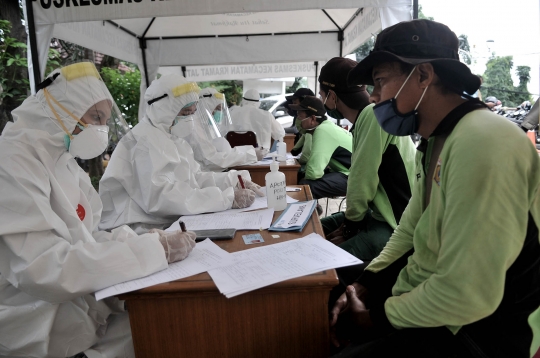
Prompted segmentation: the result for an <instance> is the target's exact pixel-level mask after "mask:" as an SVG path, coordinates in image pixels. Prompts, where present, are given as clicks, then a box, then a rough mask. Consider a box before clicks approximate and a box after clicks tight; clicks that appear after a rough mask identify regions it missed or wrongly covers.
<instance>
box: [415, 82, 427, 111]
mask: <svg viewBox="0 0 540 358" xmlns="http://www.w3.org/2000/svg"><path fill="white" fill-rule="evenodd" d="M428 88H429V86H427V87H426V88H424V92H423V93H422V96H421V97H420V100H419V101H418V103H417V104H416V107H414V110H415V111H416V109H417V108H418V106H419V105H420V102H422V98H424V95H425V94H426V91H427V89H428Z"/></svg>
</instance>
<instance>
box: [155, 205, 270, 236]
mask: <svg viewBox="0 0 540 358" xmlns="http://www.w3.org/2000/svg"><path fill="white" fill-rule="evenodd" d="M246 210H249V209H246ZM273 217H274V209H266V210H258V211H250V212H234V211H230V210H227V211H222V212H218V213H213V214H201V215H189V216H182V217H181V218H180V220H178V221H176V222H174V223H173V224H172V225H171V226H170V227H169V228H168V229H167V230H165V231H176V230H180V225H179V223H178V222H179V221H183V222H184V224H186V228H187V229H188V230H214V229H230V228H234V229H236V230H260V229H263V230H264V229H268V228H269V227H270V224H271V223H272V218H273Z"/></svg>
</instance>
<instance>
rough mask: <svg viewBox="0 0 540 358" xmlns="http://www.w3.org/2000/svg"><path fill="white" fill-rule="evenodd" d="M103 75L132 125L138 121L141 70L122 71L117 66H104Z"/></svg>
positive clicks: (127, 120) (119, 106)
mask: <svg viewBox="0 0 540 358" xmlns="http://www.w3.org/2000/svg"><path fill="white" fill-rule="evenodd" d="M101 77H102V78H103V81H104V82H105V84H106V85H107V88H109V91H110V92H111V95H112V97H113V98H114V100H115V102H116V104H117V105H118V108H120V111H121V112H122V114H123V115H124V118H125V119H126V122H128V123H129V124H131V125H132V126H134V125H136V124H137V123H138V114H139V97H140V93H141V92H140V87H141V72H140V71H139V70H138V69H131V70H129V71H125V72H124V71H120V70H119V69H117V68H109V67H102V68H101Z"/></svg>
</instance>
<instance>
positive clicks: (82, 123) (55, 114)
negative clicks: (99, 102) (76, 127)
mask: <svg viewBox="0 0 540 358" xmlns="http://www.w3.org/2000/svg"><path fill="white" fill-rule="evenodd" d="M43 94H44V95H45V99H46V100H47V104H48V105H49V108H50V109H51V111H52V112H53V114H54V116H55V117H56V120H57V121H58V123H60V126H61V127H62V129H63V130H64V132H66V134H67V135H68V136H69V138H70V139H73V136H72V134H71V133H69V131H68V129H67V128H66V126H65V125H64V122H63V121H62V119H61V118H60V115H59V114H58V112H57V111H56V109H55V108H54V106H53V105H52V103H51V100H52V101H53V102H54V103H56V105H58V107H60V108H61V109H62V110H63V111H64V112H66V113H67V114H68V115H69V116H70V117H71V118H73V119H74V120H76V121H77V122H78V123H79V124H80V125H82V126H83V127H84V128H86V126H87V124H86V123H84V122H82V121H81V120H79V119H78V118H77V117H75V115H74V114H73V113H71V112H70V111H69V110H67V109H66V107H64V106H63V105H62V104H60V102H58V101H57V100H56V98H54V97H53V96H52V95H51V94H50V93H49V91H48V90H47V89H46V88H44V89H43Z"/></svg>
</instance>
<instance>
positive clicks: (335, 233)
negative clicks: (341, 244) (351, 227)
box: [326, 224, 343, 240]
mask: <svg viewBox="0 0 540 358" xmlns="http://www.w3.org/2000/svg"><path fill="white" fill-rule="evenodd" d="M338 236H343V224H341V225H340V226H339V227H338V228H337V229H335V230H334V231H332V232H331V233H330V234H328V235H326V240H332V239H333V238H335V237H338Z"/></svg>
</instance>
